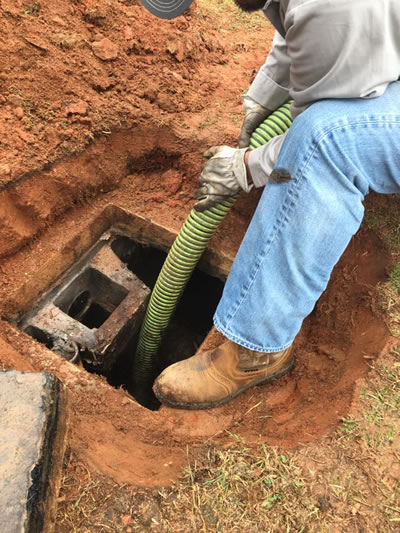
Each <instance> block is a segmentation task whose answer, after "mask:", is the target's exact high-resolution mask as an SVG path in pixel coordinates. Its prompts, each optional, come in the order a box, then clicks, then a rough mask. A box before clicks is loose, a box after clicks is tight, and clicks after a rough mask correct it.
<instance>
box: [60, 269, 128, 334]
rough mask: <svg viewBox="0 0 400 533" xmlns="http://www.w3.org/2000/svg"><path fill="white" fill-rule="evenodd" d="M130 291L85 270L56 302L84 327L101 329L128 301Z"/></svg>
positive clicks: (90, 270) (93, 270) (97, 272)
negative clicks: (113, 313)
mask: <svg viewBox="0 0 400 533" xmlns="http://www.w3.org/2000/svg"><path fill="white" fill-rule="evenodd" d="M127 294H128V291H127V290H126V289H125V288H124V287H122V286H121V285H118V284H117V283H114V282H113V281H112V280H111V279H110V278H108V277H107V276H105V275H104V274H102V273H101V272H99V271H98V270H95V269H94V268H86V269H85V270H84V271H83V272H82V274H80V275H79V276H77V277H76V279H74V281H73V282H72V283H71V284H70V285H69V287H68V290H66V291H64V292H63V293H62V294H61V295H60V296H59V297H58V298H57V299H56V300H55V301H54V303H55V305H56V306H57V307H59V308H60V309H61V311H64V313H67V314H68V315H69V316H70V317H72V318H74V319H75V320H78V321H79V322H81V324H84V325H85V326H86V327H88V328H90V329H92V328H99V327H100V326H101V325H102V324H104V322H105V321H106V320H107V318H108V317H109V316H110V315H111V313H112V312H113V311H114V309H116V308H117V307H118V306H119V304H120V303H121V302H122V300H123V299H124V298H125V297H126V295H127Z"/></svg>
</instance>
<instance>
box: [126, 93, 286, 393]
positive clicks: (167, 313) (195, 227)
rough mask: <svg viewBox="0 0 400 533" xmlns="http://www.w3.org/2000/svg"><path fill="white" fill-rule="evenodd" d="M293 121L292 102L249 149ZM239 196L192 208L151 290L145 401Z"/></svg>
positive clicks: (141, 345) (141, 388)
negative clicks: (213, 241) (195, 277)
mask: <svg viewBox="0 0 400 533" xmlns="http://www.w3.org/2000/svg"><path fill="white" fill-rule="evenodd" d="M291 123H292V119H291V115H290V102H289V103H287V104H285V105H284V106H282V107H281V108H279V109H278V110H277V111H275V112H274V113H272V114H271V115H270V116H269V117H268V118H267V119H266V120H265V121H264V122H263V123H262V124H261V125H260V126H259V127H258V128H257V129H256V130H255V131H254V133H253V135H252V136H251V140H250V148H252V149H253V148H257V147H259V146H262V145H263V144H266V143H267V142H268V141H269V140H270V139H272V137H275V136H276V135H281V134H283V133H285V132H286V131H287V130H288V129H289V127H290V125H291ZM235 200H236V197H234V198H230V199H229V200H226V201H225V202H222V203H221V204H218V205H217V206H215V207H211V208H210V209H207V210H206V211H203V212H199V211H196V210H195V209H192V211H191V212H190V214H189V216H188V218H187V219H186V221H185V223H184V224H183V226H182V228H181V231H180V232H179V234H178V236H177V237H176V239H175V241H174V243H173V245H172V247H171V250H170V251H169V253H168V256H167V258H166V260H165V263H164V265H163V267H162V269H161V272H160V274H159V276H158V278H157V281H156V284H155V286H154V289H153V291H152V294H151V297H150V302H149V305H148V307H147V311H146V315H145V318H144V321H143V324H142V328H141V331H140V335H139V341H138V345H137V349H136V355H135V366H134V381H135V395H136V399H137V400H138V401H139V402H141V403H146V401H147V399H148V395H149V388H150V386H151V382H152V379H153V377H154V376H153V372H154V371H153V367H154V363H153V360H154V357H155V355H156V354H157V352H158V350H159V347H160V344H161V342H162V339H163V336H164V333H165V331H166V329H167V328H168V325H169V322H170V320H171V317H172V315H173V313H174V311H175V308H176V306H177V303H178V301H179V298H180V296H181V295H182V293H183V290H184V289H185V286H186V284H187V282H188V281H189V279H190V276H191V275H192V272H193V270H194V269H195V267H196V265H197V263H198V261H199V259H200V257H201V255H202V254H203V252H204V250H205V248H206V247H207V244H208V241H209V240H210V238H211V237H212V236H213V235H214V233H215V231H216V230H217V228H218V226H219V225H220V223H221V222H222V220H223V219H224V218H225V216H226V214H227V213H228V211H229V210H230V208H231V207H232V205H233V204H234V202H235Z"/></svg>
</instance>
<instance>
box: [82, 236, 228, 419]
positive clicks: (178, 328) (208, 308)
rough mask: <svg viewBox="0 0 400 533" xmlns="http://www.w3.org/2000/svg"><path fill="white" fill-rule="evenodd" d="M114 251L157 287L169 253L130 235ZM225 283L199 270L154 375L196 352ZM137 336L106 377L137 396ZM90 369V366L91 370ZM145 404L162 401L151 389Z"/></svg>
mask: <svg viewBox="0 0 400 533" xmlns="http://www.w3.org/2000/svg"><path fill="white" fill-rule="evenodd" d="M111 248H112V250H113V252H114V253H115V254H116V255H117V256H118V257H119V258H120V259H121V260H122V261H123V262H124V263H126V265H127V267H128V268H129V270H131V271H132V272H133V273H134V274H136V276H138V277H139V278H140V279H141V280H142V281H143V282H144V283H145V284H146V285H147V286H148V287H150V288H151V289H152V288H153V287H154V285H155V282H156V280H157V277H158V274H159V272H160V270H161V268H162V266H163V264H164V261H165V258H166V256H167V254H166V253H165V252H164V251H162V250H160V249H158V248H155V247H153V246H145V245H142V244H138V243H136V242H134V241H133V240H132V239H129V238H128V237H118V238H117V239H115V240H114V241H113V243H112V245H111ZM223 286H224V284H223V282H222V281H221V280H219V279H217V278H214V277H212V276H209V275H207V274H205V273H204V272H202V271H201V270H199V269H196V270H195V271H194V272H193V275H192V276H191V278H190V280H189V282H188V284H187V286H186V288H185V291H184V293H183V295H182V297H181V299H180V302H179V304H178V306H177V309H176V312H175V314H174V316H173V318H172V321H171V323H170V326H169V328H168V331H167V333H166V335H165V338H164V340H163V342H162V344H161V347H160V350H159V352H158V354H157V357H156V361H155V368H154V378H155V377H156V376H157V375H158V374H159V373H160V372H161V371H162V370H163V369H164V368H166V367H167V366H169V365H171V364H173V363H175V362H177V361H181V360H183V359H187V358H188V357H191V356H192V355H194V353H195V352H196V350H197V349H198V347H199V346H200V344H201V343H202V342H203V340H204V339H205V337H206V336H207V334H208V332H209V331H210V329H211V327H212V325H213V315H214V312H215V309H216V307H217V305H218V302H219V300H220V298H221V295H222V291H223ZM136 344H137V336H136V337H135V338H134V339H133V340H132V342H131V343H130V345H129V346H128V348H127V349H126V350H124V352H123V353H122V354H121V355H120V357H119V359H118V361H117V363H116V364H115V365H114V368H113V369H112V370H111V371H110V373H108V375H107V376H106V378H107V381H108V382H109V383H110V384H111V385H112V386H113V387H116V388H119V387H123V388H124V389H125V390H127V391H128V392H129V393H130V394H131V395H132V396H135V390H134V385H133V379H132V378H133V376H132V361H133V357H134V354H135V351H136ZM89 370H90V369H89ZM149 393H150V399H149V402H148V403H146V405H145V407H147V408H148V409H153V410H154V409H157V408H158V407H159V405H160V404H159V402H158V401H157V399H156V398H155V397H154V395H153V394H152V391H149Z"/></svg>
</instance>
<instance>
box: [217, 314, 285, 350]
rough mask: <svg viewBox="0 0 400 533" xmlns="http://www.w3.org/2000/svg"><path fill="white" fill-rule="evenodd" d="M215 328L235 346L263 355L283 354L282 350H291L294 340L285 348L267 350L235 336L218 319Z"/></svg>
mask: <svg viewBox="0 0 400 533" xmlns="http://www.w3.org/2000/svg"><path fill="white" fill-rule="evenodd" d="M214 326H215V327H216V329H217V330H218V331H219V332H220V333H222V334H223V335H224V336H225V337H227V338H228V339H229V340H231V341H232V342H234V343H235V344H240V346H243V347H244V348H247V349H249V350H253V351H255V352H261V353H274V352H281V351H282V350H286V348H289V346H291V345H292V344H293V340H291V341H290V342H288V343H286V344H284V345H283V346H273V347H268V348H266V347H264V346H259V345H257V344H253V343H251V342H247V341H244V340H243V339H241V338H240V337H238V336H237V335H235V334H234V333H233V332H232V331H231V330H230V329H229V328H228V327H224V326H223V325H222V324H221V323H220V321H219V320H218V319H216V318H214Z"/></svg>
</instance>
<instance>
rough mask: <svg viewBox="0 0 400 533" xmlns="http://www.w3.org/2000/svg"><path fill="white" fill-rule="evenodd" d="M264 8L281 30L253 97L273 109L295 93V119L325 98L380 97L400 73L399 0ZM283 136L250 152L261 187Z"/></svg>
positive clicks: (317, 1) (284, 2) (287, 1)
mask: <svg viewBox="0 0 400 533" xmlns="http://www.w3.org/2000/svg"><path fill="white" fill-rule="evenodd" d="M264 13H265V15H266V16H267V18H268V19H269V20H270V21H271V23H272V24H273V25H274V26H275V28H276V30H277V32H276V34H275V38H274V42H273V46H272V49H271V52H270V53H269V55H268V58H267V61H266V62H265V64H264V65H263V66H262V67H261V69H260V70H259V72H258V74H257V76H256V78H255V79H254V81H253V83H252V85H251V86H250V89H249V91H248V93H247V95H248V96H249V97H250V98H252V99H253V100H254V101H256V102H257V103H259V104H261V105H263V106H264V107H267V108H268V109H272V110H274V109H277V108H278V107H279V106H281V105H282V104H283V103H284V102H286V101H287V100H288V99H289V98H291V99H293V101H294V103H293V106H292V115H293V117H296V116H298V115H299V114H300V113H301V112H302V111H304V110H305V109H306V108H307V107H308V106H310V105H311V104H313V103H314V102H317V101H318V100H322V99H325V98H375V97H377V96H380V95H382V94H383V93H384V92H385V90H386V88H387V86H388V85H389V84H390V83H391V82H393V81H396V80H398V79H399V77H400V0H267V2H266V4H265V6H264ZM399 109H400V102H399ZM284 138H285V135H280V136H278V137H274V138H273V139H272V140H271V141H270V142H269V143H268V144H267V145H265V146H263V147H261V148H257V149H256V150H253V152H251V154H250V157H249V164H250V168H251V173H252V176H253V181H254V184H255V186H256V187H261V186H262V185H265V183H266V182H267V179H268V176H269V174H270V173H271V171H272V169H273V167H274V166H275V163H276V161H277V158H278V155H279V151H280V148H281V146H282V143H283V140H284Z"/></svg>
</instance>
